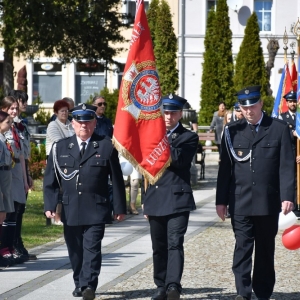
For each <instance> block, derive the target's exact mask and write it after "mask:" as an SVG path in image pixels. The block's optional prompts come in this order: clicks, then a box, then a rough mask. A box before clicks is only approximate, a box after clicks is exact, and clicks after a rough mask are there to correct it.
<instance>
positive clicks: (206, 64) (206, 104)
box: [198, 9, 218, 125]
mask: <svg viewBox="0 0 300 300" xmlns="http://www.w3.org/2000/svg"><path fill="white" fill-rule="evenodd" d="M215 14H216V13H215V11H214V9H211V10H210V12H209V14H208V18H207V25H206V32H205V39H204V48H205V52H204V53H203V63H202V70H203V72H202V85H201V86H202V88H201V92H200V99H201V101H200V107H201V110H200V113H199V120H198V123H199V124H201V125H209V124H210V122H211V118H212V112H214V111H215V110H216V105H215V102H213V101H212V99H217V92H216V91H217V90H218V87H217V72H216V69H217V61H216V55H215V47H214V45H213V35H214V19H215Z"/></svg>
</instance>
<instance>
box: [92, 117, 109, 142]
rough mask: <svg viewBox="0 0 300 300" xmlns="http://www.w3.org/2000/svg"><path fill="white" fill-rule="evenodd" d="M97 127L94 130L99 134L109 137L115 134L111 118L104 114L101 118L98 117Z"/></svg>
mask: <svg viewBox="0 0 300 300" xmlns="http://www.w3.org/2000/svg"><path fill="white" fill-rule="evenodd" d="M96 120H97V123H96V128H95V130H94V132H95V133H97V134H98V135H107V136H109V137H112V136H113V125H112V122H111V120H110V119H108V118H106V117H105V116H102V117H101V118H99V117H97V118H96Z"/></svg>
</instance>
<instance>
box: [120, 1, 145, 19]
mask: <svg viewBox="0 0 300 300" xmlns="http://www.w3.org/2000/svg"><path fill="white" fill-rule="evenodd" d="M123 3H124V6H125V11H126V14H128V15H129V17H130V18H129V24H133V23H134V17H135V12H136V0H124V1H123ZM144 7H145V11H147V10H148V8H149V1H147V0H146V1H144Z"/></svg>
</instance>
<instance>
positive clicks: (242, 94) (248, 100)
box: [235, 85, 261, 106]
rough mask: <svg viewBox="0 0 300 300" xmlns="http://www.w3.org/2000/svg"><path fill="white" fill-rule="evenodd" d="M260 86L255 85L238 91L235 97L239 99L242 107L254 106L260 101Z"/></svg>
mask: <svg viewBox="0 0 300 300" xmlns="http://www.w3.org/2000/svg"><path fill="white" fill-rule="evenodd" d="M260 90H261V86H260V85H254V86H249V87H245V88H243V89H242V90H240V91H238V92H237V93H236V94H235V96H237V98H238V102H239V104H240V105H242V106H252V105H254V104H256V103H257V102H259V100H260Z"/></svg>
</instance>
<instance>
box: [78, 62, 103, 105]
mask: <svg viewBox="0 0 300 300" xmlns="http://www.w3.org/2000/svg"><path fill="white" fill-rule="evenodd" d="M105 75H106V72H105V67H104V64H101V63H97V62H92V63H90V62H86V63H78V64H76V74H75V103H76V104H79V103H86V102H87V101H88V100H89V99H90V97H91V96H92V97H94V95H95V93H97V94H99V92H100V91H101V90H102V89H103V88H104V86H105V85H106V84H107V83H106V82H105V80H107V79H105Z"/></svg>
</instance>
